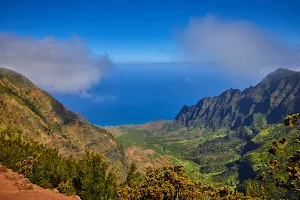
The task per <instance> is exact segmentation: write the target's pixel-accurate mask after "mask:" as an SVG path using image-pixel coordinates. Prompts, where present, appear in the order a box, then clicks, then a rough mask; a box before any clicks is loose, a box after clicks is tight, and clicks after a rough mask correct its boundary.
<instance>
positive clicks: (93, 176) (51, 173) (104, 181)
mask: <svg viewBox="0 0 300 200" xmlns="http://www.w3.org/2000/svg"><path fill="white" fill-rule="evenodd" d="M0 162H1V163H2V164H4V165H5V166H6V167H8V168H10V169H13V170H15V171H19V172H20V173H23V174H24V175H25V176H26V177H28V178H29V180H30V181H31V182H32V183H35V184H37V185H40V186H42V187H45V188H56V189H58V190H59V191H60V192H62V193H65V194H67V195H72V194H77V195H79V196H80V197H81V199H87V200H92V199H114V198H115V194H116V186H117V183H116V177H115V175H114V174H113V173H112V172H110V171H108V165H107V163H106V161H105V160H104V158H103V157H102V156H101V155H100V154H96V153H93V152H89V151H87V152H86V153H85V154H84V156H82V157H81V158H78V159H75V158H73V157H72V156H71V157H69V158H65V157H62V156H61V155H60V154H59V152H58V150H57V149H55V148H49V147H46V146H45V145H42V144H39V143H37V142H35V141H32V140H28V139H27V140H24V138H22V137H21V136H20V133H18V131H15V130H8V129H6V130H1V132H0Z"/></svg>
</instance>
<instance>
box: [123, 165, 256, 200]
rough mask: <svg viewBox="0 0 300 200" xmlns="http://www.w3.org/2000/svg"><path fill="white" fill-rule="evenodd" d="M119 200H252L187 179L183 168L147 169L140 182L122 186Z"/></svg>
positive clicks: (233, 192)
mask: <svg viewBox="0 0 300 200" xmlns="http://www.w3.org/2000/svg"><path fill="white" fill-rule="evenodd" d="M118 197H119V198H120V199H124V200H125V199H132V200H138V199H158V200H159V199H161V200H162V199H216V200H218V199H253V198H251V197H246V196H244V195H243V194H242V193H238V192H236V191H234V190H232V189H231V188H229V187H224V188H215V187H214V186H212V185H202V184H200V183H199V182H198V181H194V180H192V179H190V178H188V177H187V176H186V175H185V173H184V168H183V166H165V167H163V168H162V169H158V170H153V169H151V168H149V169H148V170H147V172H146V175H145V176H144V179H143V180H142V181H141V182H136V184H134V185H131V186H124V187H123V188H121V189H120V190H119V191H118Z"/></svg>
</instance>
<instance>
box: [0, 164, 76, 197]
mask: <svg viewBox="0 0 300 200" xmlns="http://www.w3.org/2000/svg"><path fill="white" fill-rule="evenodd" d="M0 199H1V200H20V199H21V200H79V199H80V198H79V197H78V196H66V195H64V194H60V193H58V191H55V190H50V189H44V188H41V187H39V186H37V185H35V184H32V183H30V182H29V180H28V179H27V178H24V176H23V175H22V174H18V173H16V172H13V171H11V170H9V169H7V168H5V167H4V166H2V165H0Z"/></svg>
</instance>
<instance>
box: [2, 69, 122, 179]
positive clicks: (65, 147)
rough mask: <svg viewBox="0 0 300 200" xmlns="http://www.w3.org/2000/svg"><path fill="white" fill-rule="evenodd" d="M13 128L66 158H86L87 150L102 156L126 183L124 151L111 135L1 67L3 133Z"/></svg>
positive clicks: (28, 81)
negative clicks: (57, 151) (56, 150)
mask: <svg viewBox="0 0 300 200" xmlns="http://www.w3.org/2000/svg"><path fill="white" fill-rule="evenodd" d="M9 127H12V128H14V129H18V130H21V131H22V135H23V136H27V137H31V138H33V139H34V140H35V141H38V142H40V143H43V144H45V145H48V146H55V147H56V148H58V149H59V152H60V154H62V155H65V156H69V155H71V154H72V155H74V156H82V155H83V154H84V151H85V149H90V150H94V151H96V152H99V153H101V154H102V155H103V156H104V157H105V158H106V159H107V162H108V164H109V167H110V168H113V167H115V169H118V171H117V175H118V177H120V180H124V179H125V176H124V174H126V171H127V166H126V163H125V155H124V150H123V148H122V146H121V145H120V143H119V142H118V141H116V139H115V138H114V137H113V136H112V135H111V134H110V133H108V132H107V131H105V130H104V129H103V128H101V127H97V126H94V125H92V124H90V123H89V122H88V121H86V120H85V119H83V118H82V117H81V116H80V115H78V114H77V113H74V112H72V111H70V110H69V109H67V108H66V107H65V106H64V105H63V104H62V103H60V102H59V101H57V100H56V99H55V98H53V97H52V96H51V95H50V94H48V93H47V92H44V91H42V90H40V89H39V88H38V87H37V86H36V85H34V84H33V83H32V82H31V81H30V80H28V79H27V78H26V77H24V76H23V75H21V74H19V73H16V72H14V71H12V70H8V69H4V68H1V67H0V129H5V128H9Z"/></svg>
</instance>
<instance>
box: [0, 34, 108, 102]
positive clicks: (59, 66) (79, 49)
mask: <svg viewBox="0 0 300 200" xmlns="http://www.w3.org/2000/svg"><path fill="white" fill-rule="evenodd" d="M0 66H2V67H6V68H9V69H12V70H15V71H17V72H20V73H22V74H24V75H25V76H26V77H28V78H29V79H31V80H32V81H33V82H34V83H36V84H37V85H38V86H40V87H41V88H43V89H45V90H47V91H49V92H54V93H62V94H80V95H82V96H83V97H89V96H90V94H89V93H88V90H89V89H91V88H92V87H93V86H95V85H97V84H98V83H99V81H100V79H101V78H102V77H103V76H104V75H105V74H106V72H108V71H109V70H111V69H113V65H112V63H111V61H110V59H109V58H108V56H107V55H99V54H95V53H93V52H92V51H91V49H89V47H88V45H87V43H86V42H85V41H83V40H81V39H80V38H78V37H72V38H71V39H70V40H56V39H54V38H52V37H46V38H44V39H39V40H37V39H33V38H30V37H20V36H16V35H12V34H0Z"/></svg>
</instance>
